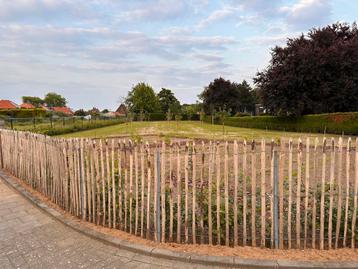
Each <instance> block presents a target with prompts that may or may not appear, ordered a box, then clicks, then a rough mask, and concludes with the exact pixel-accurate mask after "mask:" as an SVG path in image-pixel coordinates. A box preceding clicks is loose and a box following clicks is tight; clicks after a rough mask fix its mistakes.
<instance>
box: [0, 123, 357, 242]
mask: <svg viewBox="0 0 358 269" xmlns="http://www.w3.org/2000/svg"><path fill="white" fill-rule="evenodd" d="M0 145H1V147H0V149H1V150H0V154H1V155H0V158H1V167H2V168H3V169H4V170H6V171H8V172H9V173H11V174H12V175H14V176H16V177H18V178H20V179H21V180H23V181H24V182H26V184H28V185H29V186H31V187H32V188H33V189H35V190H36V191H38V192H40V193H42V194H43V195H45V196H47V197H48V198H50V199H51V200H52V201H53V202H54V203H56V204H57V205H59V206H60V207H61V208H63V209H64V210H66V211H68V212H70V213H71V214H73V215H75V216H77V217H80V218H82V219H83V220H86V221H89V222H93V223H95V224H97V225H102V226H106V227H109V228H114V229H120V230H123V231H126V232H128V233H131V234H134V235H137V236H140V237H143V238H147V239H150V240H155V241H161V242H177V243H194V244H195V243H200V244H225V245H227V246H237V245H240V246H245V245H249V246H261V247H271V248H288V249H291V248H297V249H299V248H318V249H330V248H340V247H351V248H355V247H357V242H358V232H357V226H356V221H357V193H358V151H357V148H358V139H355V140H351V139H350V138H344V139H343V138H338V139H333V138H332V139H331V138H329V139H326V138H323V139H318V138H307V139H304V140H301V139H297V140H294V141H293V140H291V139H281V140H280V141H265V140H260V141H258V142H257V141H256V142H255V141H250V142H249V141H245V140H240V141H231V142H226V141H224V142H223V141H215V142H214V141H200V142H198V141H178V142H173V143H166V142H164V141H161V142H160V143H142V142H139V143H134V142H131V141H130V140H127V141H125V140H123V139H108V140H107V139H106V140H91V139H61V138H52V137H48V136H43V135H39V134H33V133H28V132H17V131H10V130H0Z"/></svg>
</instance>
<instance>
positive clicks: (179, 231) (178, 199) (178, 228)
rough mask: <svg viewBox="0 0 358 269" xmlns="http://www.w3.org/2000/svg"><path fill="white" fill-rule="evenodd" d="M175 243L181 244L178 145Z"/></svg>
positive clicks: (178, 149) (178, 148)
mask: <svg viewBox="0 0 358 269" xmlns="http://www.w3.org/2000/svg"><path fill="white" fill-rule="evenodd" d="M177 243H181V176H180V145H179V143H177Z"/></svg>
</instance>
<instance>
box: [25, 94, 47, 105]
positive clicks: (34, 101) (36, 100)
mask: <svg viewBox="0 0 358 269" xmlns="http://www.w3.org/2000/svg"><path fill="white" fill-rule="evenodd" d="M22 102H23V103H26V104H31V105H33V106H35V107H39V106H40V105H43V104H44V103H45V101H44V100H43V99H41V98H40V97H37V96H23V97H22Z"/></svg>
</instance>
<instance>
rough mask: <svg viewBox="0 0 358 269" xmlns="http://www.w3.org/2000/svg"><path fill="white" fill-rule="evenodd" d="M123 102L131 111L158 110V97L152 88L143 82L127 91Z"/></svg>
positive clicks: (150, 111) (149, 111)
mask: <svg viewBox="0 0 358 269" xmlns="http://www.w3.org/2000/svg"><path fill="white" fill-rule="evenodd" d="M125 103H126V104H127V107H128V108H129V111H131V112H132V113H139V112H140V111H144V112H148V113H152V112H157V111H159V101H158V97H157V96H156V94H155V92H154V90H153V88H152V87H151V86H149V85H148V84H146V83H144V82H140V83H138V84H137V85H135V86H134V87H133V88H132V90H131V91H130V92H128V96H127V98H126V100H125Z"/></svg>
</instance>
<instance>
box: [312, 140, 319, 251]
mask: <svg viewBox="0 0 358 269" xmlns="http://www.w3.org/2000/svg"><path fill="white" fill-rule="evenodd" d="M317 146H318V138H317V137H316V138H315V142H314V151H313V171H314V172H313V174H314V180H313V182H315V184H314V189H313V206H312V248H313V249H315V248H316V232H317V228H316V217H317V214H316V212H317V198H316V195H317V184H318V183H317V182H318V178H317V171H318V168H317Z"/></svg>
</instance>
